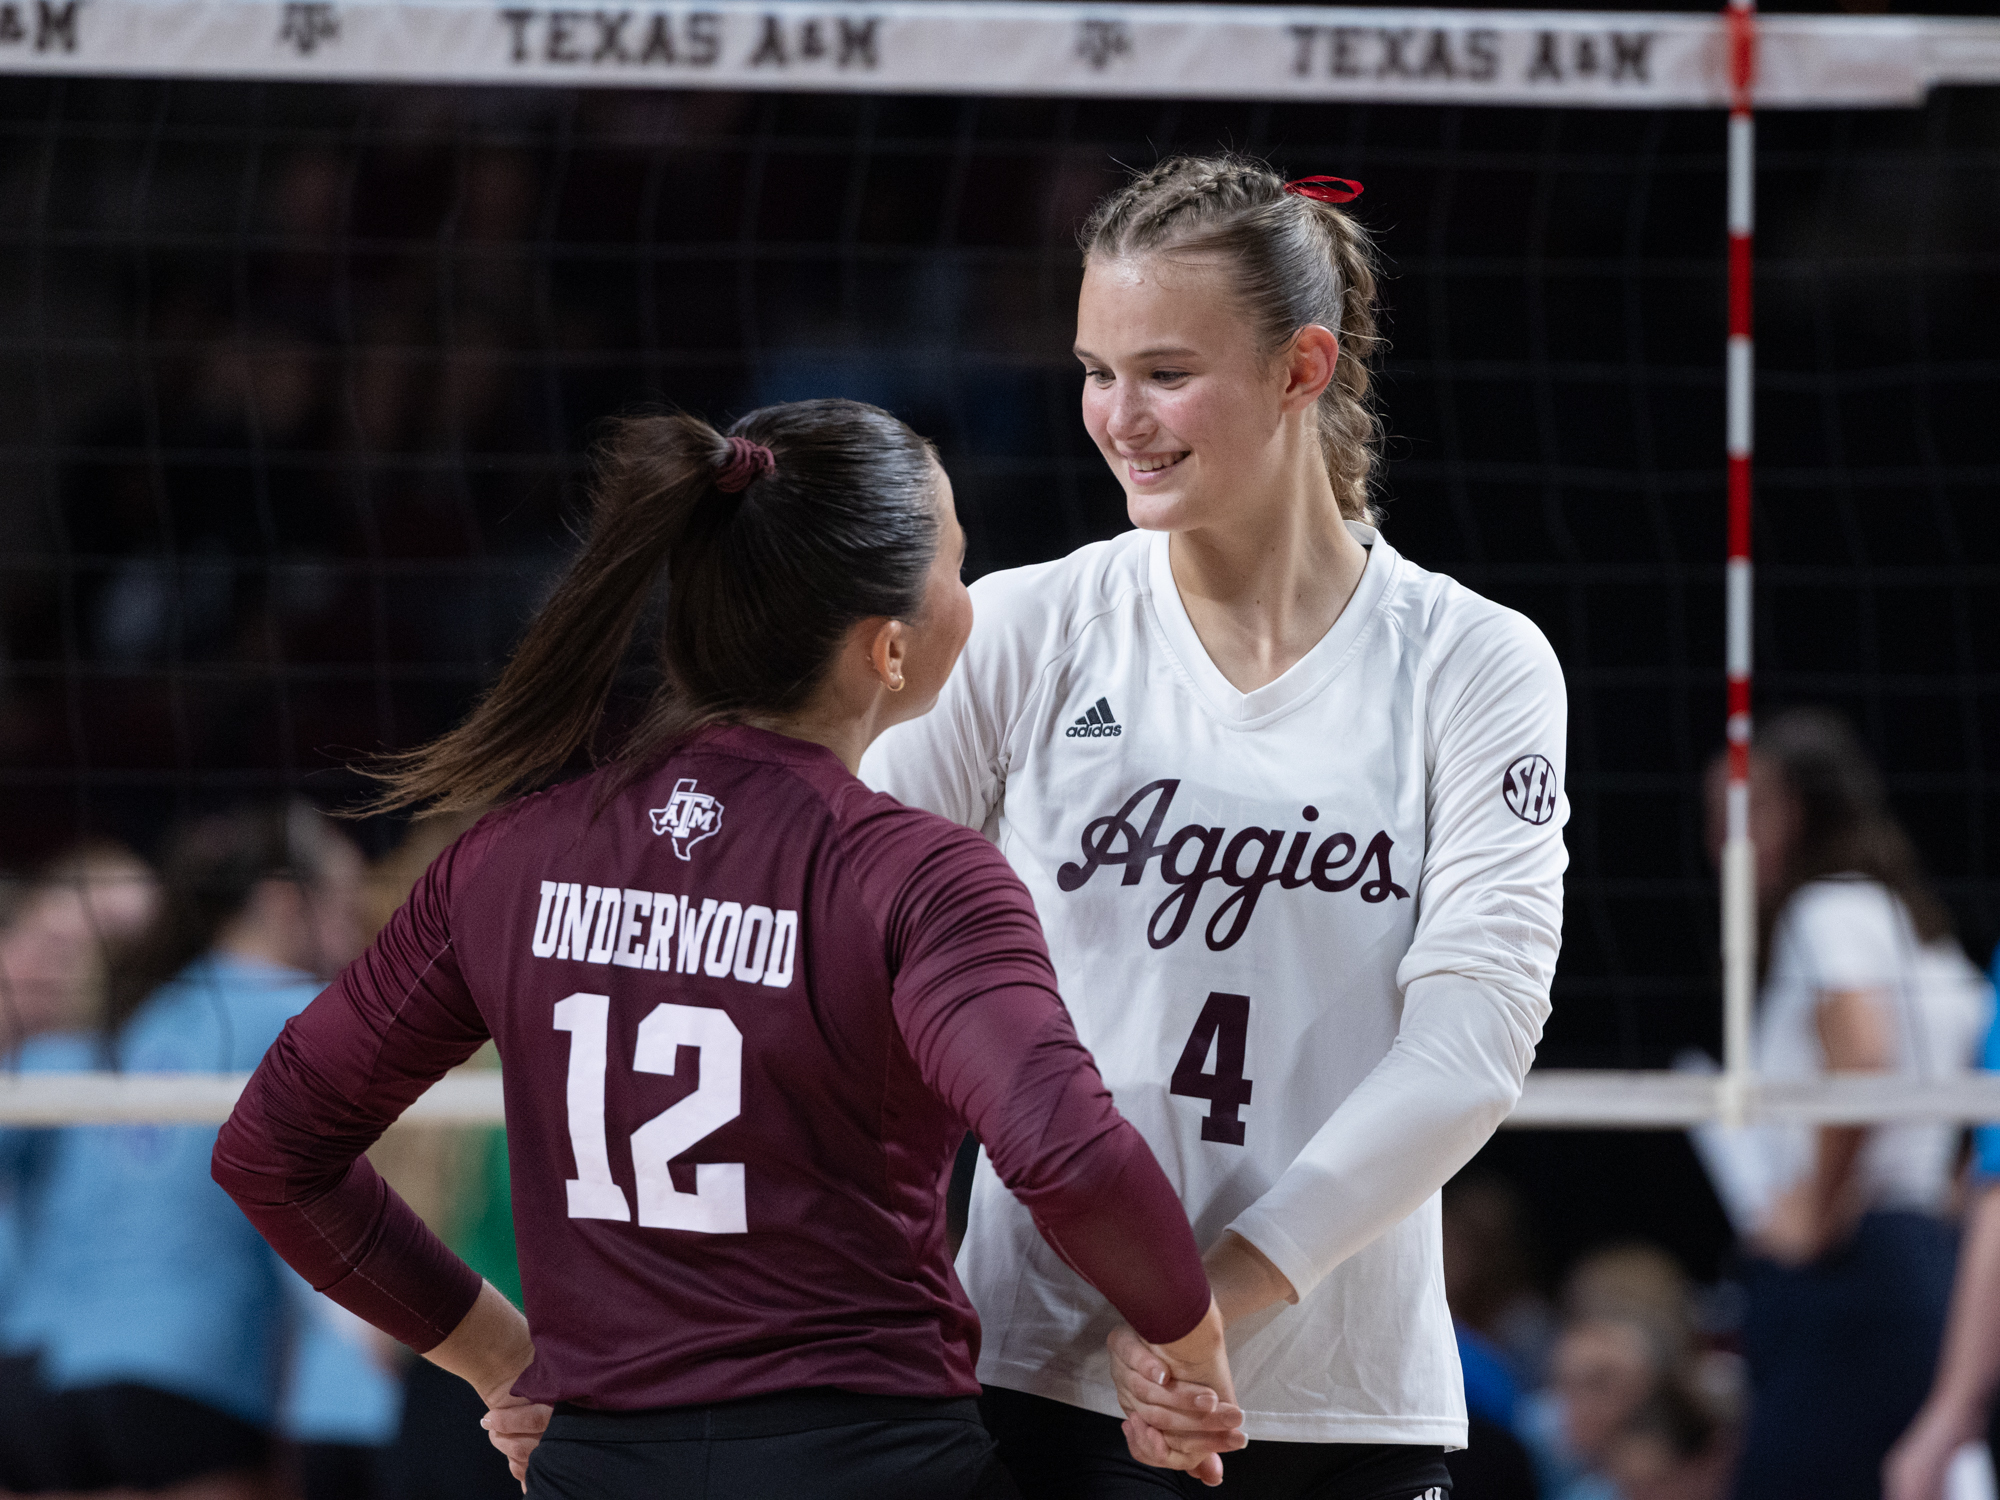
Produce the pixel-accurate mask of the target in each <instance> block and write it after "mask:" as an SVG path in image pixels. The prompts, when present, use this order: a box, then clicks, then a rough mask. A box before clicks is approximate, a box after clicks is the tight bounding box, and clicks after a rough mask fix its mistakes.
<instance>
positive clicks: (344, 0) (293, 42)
mask: <svg viewBox="0 0 2000 1500" xmlns="http://www.w3.org/2000/svg"><path fill="white" fill-rule="evenodd" d="M1758 46H1759V52H1758V79H1757V103H1758V106H1759V107H1760V108H1787V107H1793V108H1826V107H1839V106H1855V105H1864V106H1865V105H1879V106H1886V105H1912V104H1917V103H1919V102H1921V101H1922V99H1923V97H1924V95H1925V94H1926V93H1927V92H1928V91H1929V90H1930V89H1931V88H1932V87H1933V86H1934V85H1936V84H1939V83H1978V82H1991V81H1995V80H2000V22H1994V21H1988V20H1951V19H1941V18H1929V17H1913V16H1845V15H1835V16H1809V15H1779V16H1769V17H1765V18H1763V19H1761V20H1760V22H1759V43H1758ZM1727 54H1728V48H1727V41H1726V36H1725V29H1724V24H1723V21H1722V19H1721V17H1720V16H1719V15H1714V16H1711V15H1701V14H1698V13H1697V14H1687V13H1665V14H1645V13H1637V12H1633V13H1592V12H1579V11H1484V10H1475V11H1453V10H1365V9H1337V8H1325V7H1315V8H1312V9H1301V8H1292V7H1280V6H1201V5H1089V6H1078V5H1064V4H1019V3H987V0H959V3H953V4H939V3H931V0H891V3H865V0H864V3H858V4H855V3H842V4H837V5H829V4H806V3H791V0H781V3H775V4H773V3H761V0H751V3H742V0H709V3H707V4H704V5H700V6H698V7H695V8H674V9H668V8H665V7H662V6H659V5H654V4H644V3H640V4H618V3H615V0H614V3H612V4H609V5H594V6H592V7H591V8H589V9H583V8H568V7H560V6H541V5H538V4H532V3H517V0H404V3H393V4H391V3H382V0H363V3H353V0H87V3H86V0H4V3H0V73H6V72H19V73H66V74H96V75H127V76H145V77H167V76H171V77H186V78H265V79H293V80H298V81H302V82H370V83H395V82H403V83H484V84H492V83H500V84H543V85H550V84H553V85H562V86H574V85H578V84H583V85H601V86H609V87H623V88H631V87H653V88H675V89H691V88H692V89H759V90H809V91H833V92H845V93H871V94H894V93H937V94H954V95H982V94H983V95H1041V96H1048V95H1070V96H1096V97H1134V96H1138V97H1153V96H1157V97H1164V98H1188V99H1192V98H1207V99H1293V100H1385V101H1398V102H1404V103H1430V104H1528V105H1541V104H1549V105H1569V106H1583V107H1591V106H1598V107H1612V108H1649V109H1658V108H1674V107H1684V108H1719V107H1723V106H1726V105H1727V104H1728V102H1729V81H1728V76H1727Z"/></svg>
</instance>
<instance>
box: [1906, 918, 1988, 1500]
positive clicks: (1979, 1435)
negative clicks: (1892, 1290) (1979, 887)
mask: <svg viewBox="0 0 2000 1500" xmlns="http://www.w3.org/2000/svg"><path fill="white" fill-rule="evenodd" d="M1989 972H1990V975H1991V977H1992V978H1993V980H1994V982H1995V983H1996V984H2000V950H1995V952H1994V955H1993V961H1992V967H1991V969H1990V971H1989ZM1984 1061H1985V1066H1986V1070H1987V1071H1988V1072H2000V1019H1996V1020H1995V1021H1994V1023H1993V1025H1992V1027H1991V1029H1990V1030H1988V1032H1987V1034H1986V1055H1985V1059H1984ZM1969 1193H1970V1203H1969V1205H1968V1207H1967V1209H1966V1214H1965V1234H1964V1240H1963V1243H1962V1244H1961V1246H1960V1248H1959V1260H1958V1275H1957V1282H1956V1284H1955V1285H1954V1286H1953V1288H1952V1294H1951V1313H1950V1318H1949V1321H1948V1323H1947V1326H1946V1329H1945V1339H1944V1353H1943V1355H1942V1357H1941V1358H1940V1359H1939V1360H1938V1368H1937V1375H1936V1377H1935V1378H1934V1380H1933V1381H1932V1383H1931V1390H1930V1395H1929V1396H1928V1397H1926V1398H1925V1400H1924V1404H1923V1408H1922V1410H1921V1411H1919V1412H1918V1413H1917V1417H1916V1420H1915V1421H1913V1422H1912V1423H1911V1424H1910V1426H1909V1430H1908V1431H1906V1432H1905V1433H1904V1434H1903V1435H1902V1437H1901V1438H1900V1439H1899V1440H1898V1441H1897V1443H1896V1446H1895V1447H1894V1448H1893V1449H1892V1450H1891V1451H1890V1454H1889V1457H1888V1460H1887V1461H1886V1463H1885V1464H1884V1465H1883V1471H1882V1492H1883V1495H1884V1496H1885V1497H1886V1500H1946V1497H1947V1496H1949V1495H1952V1494H1953V1493H1954V1492H1953V1490H1952V1488H1951V1480H1952V1478H1953V1469H1954V1467H1962V1466H1964V1465H1966V1464H1967V1463H1968V1462H1969V1463H1971V1464H1972V1465H1973V1466H1974V1467H1975V1468H1976V1467H1977V1466H1978V1461H1979V1455H1978V1453H1977V1451H1976V1449H1974V1450H1973V1451H1972V1452H1970V1453H1968V1452H1967V1451H1966V1450H1967V1449H1968V1448H1970V1447H1971V1446H1972V1445H1974V1444H1977V1443H1979V1442H1980V1441H1981V1440H1982V1439H1984V1438H1987V1437H1988V1432H1989V1423H1990V1422H1991V1421H1992V1416H1993V1396H1994V1392H1995V1390H1996V1389H2000V1126H1995V1125H1982V1126H1981V1127H1979V1128H1978V1129H1977V1130H1975V1131H1974V1132H1973V1133H1972V1181H1971V1183H1970V1185H1969ZM1991 1465H1992V1458H1991V1454H1990V1453H1989V1455H1988V1458H1987V1470H1988V1473H1987V1476H1986V1487H1987V1489H1988V1492H1989V1493H1990V1492H1991V1490H1992V1478H1991Z"/></svg>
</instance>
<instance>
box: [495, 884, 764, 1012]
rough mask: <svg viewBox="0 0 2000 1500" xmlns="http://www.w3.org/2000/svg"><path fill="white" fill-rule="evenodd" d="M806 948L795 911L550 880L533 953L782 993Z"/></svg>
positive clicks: (537, 920)
mask: <svg viewBox="0 0 2000 1500" xmlns="http://www.w3.org/2000/svg"><path fill="white" fill-rule="evenodd" d="M798 945H799V914H798V913H797V912H795V911H773V910H772V909H771V908H770V907H768V906H744V905H743V904H742V903H741V902H737V901H717V900H716V899H715V898H714V897H712V896H701V897H697V896H674V895H669V894H667V893H666V892H664V891H638V890H629V889H625V888H622V887H619V886H612V885H605V886H597V885H584V884H582V883H581V882H578V881H568V880H544V881H543V882H542V891H541V904H540V907H539V908H538V909H537V911H536V912H535V935H534V939H533V944H532V949H533V952H534V955H535V957H536V958H566V959H571V960H573V961H575V962H578V963H587V964H615V965H617V966H618V967H620V968H626V969H651V970H656V971H658V972H660V973H675V974H706V975H707V976H708V977H709V978H711V979H734V980H737V981H739V982H741V983H743V984H761V985H766V986H768V987H770V988H771V989H777V990H781V989H785V988H788V987H789V986H790V984H791V982H792V971H793V969H794V967H795V965H796V960H797V958H798Z"/></svg>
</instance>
